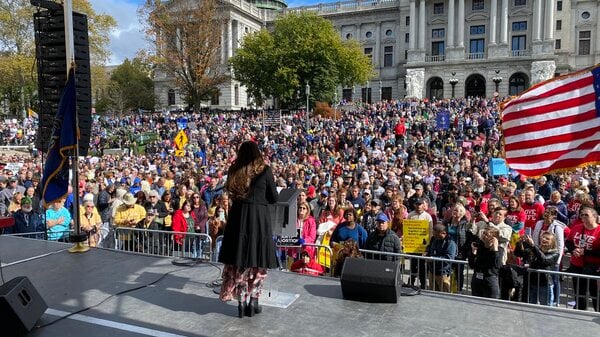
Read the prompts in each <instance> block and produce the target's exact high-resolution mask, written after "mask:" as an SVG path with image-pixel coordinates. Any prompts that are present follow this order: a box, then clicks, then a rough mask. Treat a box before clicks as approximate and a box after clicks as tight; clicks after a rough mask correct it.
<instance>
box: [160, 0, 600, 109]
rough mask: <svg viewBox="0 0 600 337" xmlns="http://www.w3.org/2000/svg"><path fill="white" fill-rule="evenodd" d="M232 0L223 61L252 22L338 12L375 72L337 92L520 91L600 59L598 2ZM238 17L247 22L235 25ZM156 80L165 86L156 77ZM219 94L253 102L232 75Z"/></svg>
mask: <svg viewBox="0 0 600 337" xmlns="http://www.w3.org/2000/svg"><path fill="white" fill-rule="evenodd" d="M225 1H226V2H227V1H229V2H230V4H231V6H230V8H231V18H232V20H231V22H232V27H231V28H230V27H224V29H223V33H222V35H223V37H224V42H225V40H226V43H224V44H223V45H224V47H225V48H224V49H223V50H222V55H223V60H224V61H225V60H226V59H227V58H228V57H230V56H231V55H233V54H234V53H235V49H236V48H237V46H238V45H239V39H240V38H242V37H243V35H244V34H245V33H246V27H248V28H249V31H254V30H258V29H260V28H261V27H265V26H266V25H267V24H268V23H269V22H271V21H272V20H273V19H274V18H275V17H276V16H277V15H281V14H283V13H286V12H293V11H314V12H316V13H318V14H319V15H322V16H324V17H325V18H327V19H329V20H331V21H332V23H333V25H334V26H335V27H336V29H337V30H338V31H339V32H340V36H341V38H342V39H358V40H359V41H360V42H361V45H362V47H363V50H364V52H365V53H366V54H369V55H370V58H371V59H372V63H373V66H374V69H375V77H374V78H373V79H371V80H370V81H369V82H368V83H366V84H364V85H362V86H360V85H359V86H357V87H354V88H341V87H340V88H339V91H338V97H340V98H345V99H351V100H359V99H363V100H364V99H369V98H370V99H371V100H372V101H378V100H379V99H381V98H383V99H389V98H392V99H394V98H402V97H405V96H410V97H420V98H424V97H429V98H432V97H436V98H442V97H451V96H452V92H453V91H454V96H455V97H464V96H478V95H486V96H491V95H494V94H495V93H496V92H497V94H499V95H500V96H505V95H514V94H517V93H519V92H521V91H523V90H524V89H526V88H528V87H530V86H531V85H533V84H535V83H538V82H540V81H543V80H546V79H549V78H552V77H553V76H555V75H558V74H564V73H567V72H570V71H573V70H577V69H581V68H585V67H589V66H592V65H595V64H598V63H600V24H599V23H598V15H600V1H584V0H565V1H557V0H552V1H546V0H351V1H341V2H335V3H323V4H318V5H312V6H305V7H297V8H288V9H281V10H277V11H275V10H268V9H264V8H263V9H257V8H256V7H254V6H253V5H250V4H248V3H246V2H244V0H225ZM234 22H237V25H239V26H238V27H242V29H240V28H237V29H234V28H233V25H234V24H233V23H234ZM230 32H231V33H230ZM230 36H233V37H234V38H238V39H237V40H236V39H230V38H229V37H230ZM224 63H225V62H224ZM156 83H157V84H159V83H161V86H160V87H161V88H162V87H163V86H168V81H160V79H159V78H157V82H156ZM451 83H454V85H452V84H451ZM236 85H237V86H238V87H237V89H236ZM161 88H157V94H158V95H159V98H160V100H161V104H163V102H164V101H165V98H166V96H165V91H164V89H161ZM453 88H454V90H453ZM368 92H370V93H371V94H370V95H366V93H368ZM236 93H237V94H236ZM236 97H237V100H236ZM207 103H208V102H207ZM215 103H216V102H215ZM218 103H219V104H214V105H212V106H213V107H215V108H223V109H239V108H241V107H245V106H248V105H249V104H250V102H249V101H248V100H247V98H246V94H245V90H244V88H243V87H240V86H239V84H236V83H235V82H234V81H232V82H231V83H228V84H226V85H225V86H223V87H222V88H221V95H220V97H219V102H218ZM178 104H179V102H178ZM163 106H164V105H163Z"/></svg>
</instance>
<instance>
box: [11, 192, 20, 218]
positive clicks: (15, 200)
mask: <svg viewBox="0 0 600 337" xmlns="http://www.w3.org/2000/svg"><path fill="white" fill-rule="evenodd" d="M21 199H23V193H21V192H15V194H14V195H13V197H12V199H11V200H10V203H9V204H8V215H13V214H14V213H15V212H16V211H18V210H20V209H21Z"/></svg>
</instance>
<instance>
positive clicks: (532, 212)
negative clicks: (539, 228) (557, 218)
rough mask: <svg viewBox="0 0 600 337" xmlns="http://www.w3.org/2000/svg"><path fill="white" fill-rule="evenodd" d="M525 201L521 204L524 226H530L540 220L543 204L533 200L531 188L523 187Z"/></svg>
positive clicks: (533, 194) (533, 192) (533, 195)
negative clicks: (523, 213) (524, 216)
mask: <svg viewBox="0 0 600 337" xmlns="http://www.w3.org/2000/svg"><path fill="white" fill-rule="evenodd" d="M524 193H525V203H523V204H522V205H521V207H522V208H523V210H524V211H525V215H526V216H527V217H526V218H525V228H531V229H533V227H534V226H535V224H536V222H538V221H540V220H542V214H543V213H544V205H543V204H541V203H539V202H538V201H536V200H535V190H534V189H533V188H527V189H525V192H524Z"/></svg>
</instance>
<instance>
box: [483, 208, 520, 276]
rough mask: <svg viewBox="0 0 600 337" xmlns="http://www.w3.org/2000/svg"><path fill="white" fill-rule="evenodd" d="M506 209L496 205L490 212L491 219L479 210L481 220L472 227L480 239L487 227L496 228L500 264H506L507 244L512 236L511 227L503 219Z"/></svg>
mask: <svg viewBox="0 0 600 337" xmlns="http://www.w3.org/2000/svg"><path fill="white" fill-rule="evenodd" d="M506 213H507V209H506V207H504V206H498V207H496V208H495V209H494V210H493V211H492V214H491V221H490V219H488V217H487V216H486V215H485V214H483V212H479V218H481V219H482V221H479V222H477V223H476V226H475V227H473V228H474V229H475V232H474V234H475V235H477V236H478V237H479V238H480V239H483V232H484V231H485V230H486V229H488V228H495V229H497V230H498V238H497V239H498V242H499V244H500V246H501V247H502V254H503V256H502V264H503V265H504V264H506V261H507V260H508V245H509V243H510V240H511V238H512V233H513V230H512V227H511V226H509V225H507V224H506V223H505V222H504V220H505V219H506Z"/></svg>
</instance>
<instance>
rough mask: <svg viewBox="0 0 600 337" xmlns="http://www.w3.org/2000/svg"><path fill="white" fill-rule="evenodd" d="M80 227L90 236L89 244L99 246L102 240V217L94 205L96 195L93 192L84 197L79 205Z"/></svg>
mask: <svg viewBox="0 0 600 337" xmlns="http://www.w3.org/2000/svg"><path fill="white" fill-rule="evenodd" d="M79 227H80V229H81V232H82V233H85V234H86V235H87V237H88V240H87V244H88V245H89V246H90V247H97V246H98V242H99V241H100V228H101V227H102V218H101V217H100V213H98V210H97V209H96V206H94V196H93V194H91V193H88V194H86V195H85V196H84V197H83V204H82V205H81V206H79Z"/></svg>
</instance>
